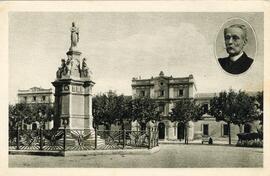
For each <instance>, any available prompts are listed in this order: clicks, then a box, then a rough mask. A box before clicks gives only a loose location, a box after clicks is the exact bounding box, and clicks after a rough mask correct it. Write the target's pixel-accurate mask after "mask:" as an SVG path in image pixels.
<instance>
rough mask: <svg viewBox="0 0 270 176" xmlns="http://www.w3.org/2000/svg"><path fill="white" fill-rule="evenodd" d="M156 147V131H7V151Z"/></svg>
mask: <svg viewBox="0 0 270 176" xmlns="http://www.w3.org/2000/svg"><path fill="white" fill-rule="evenodd" d="M155 146H158V131H157V130H154V129H147V130H145V131H131V130H115V131H113V130H97V129H95V130H89V129H52V130H43V129H37V130H20V129H16V130H10V131H9V150H34V151H35V150H45V151H80V150H115V149H138V148H148V149H151V148H153V147H155Z"/></svg>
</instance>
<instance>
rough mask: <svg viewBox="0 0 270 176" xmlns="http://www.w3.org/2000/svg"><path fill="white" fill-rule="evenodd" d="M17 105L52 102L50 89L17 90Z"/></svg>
mask: <svg viewBox="0 0 270 176" xmlns="http://www.w3.org/2000/svg"><path fill="white" fill-rule="evenodd" d="M17 95H18V102H19V103H49V104H52V103H53V102H54V95H53V91H52V89H51V88H50V89H43V88H41V87H32V88H30V89H27V90H18V94H17Z"/></svg>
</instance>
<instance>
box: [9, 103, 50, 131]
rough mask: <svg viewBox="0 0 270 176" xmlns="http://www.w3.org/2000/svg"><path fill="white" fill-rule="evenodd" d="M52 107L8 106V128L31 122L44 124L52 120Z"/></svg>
mask: <svg viewBox="0 0 270 176" xmlns="http://www.w3.org/2000/svg"><path fill="white" fill-rule="evenodd" d="M53 114H54V107H53V106H51V105H50V104H38V103H35V104H26V103H18V104H15V105H9V126H10V128H15V127H16V125H22V122H23V123H26V124H31V123H32V122H35V121H38V122H46V121H50V120H52V118H53Z"/></svg>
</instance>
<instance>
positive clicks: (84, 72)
mask: <svg viewBox="0 0 270 176" xmlns="http://www.w3.org/2000/svg"><path fill="white" fill-rule="evenodd" d="M81 70H82V72H81V73H82V76H83V77H88V76H89V68H88V66H87V64H86V58H83V60H82V68H81ZM90 74H91V71H90Z"/></svg>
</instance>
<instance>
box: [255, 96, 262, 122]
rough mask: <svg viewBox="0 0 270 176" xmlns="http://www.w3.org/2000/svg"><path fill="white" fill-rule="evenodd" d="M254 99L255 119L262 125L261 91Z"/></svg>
mask: <svg viewBox="0 0 270 176" xmlns="http://www.w3.org/2000/svg"><path fill="white" fill-rule="evenodd" d="M255 100H256V108H257V119H258V120H260V121H261V124H262V125H263V92H258V94H257V96H256V97H255Z"/></svg>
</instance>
